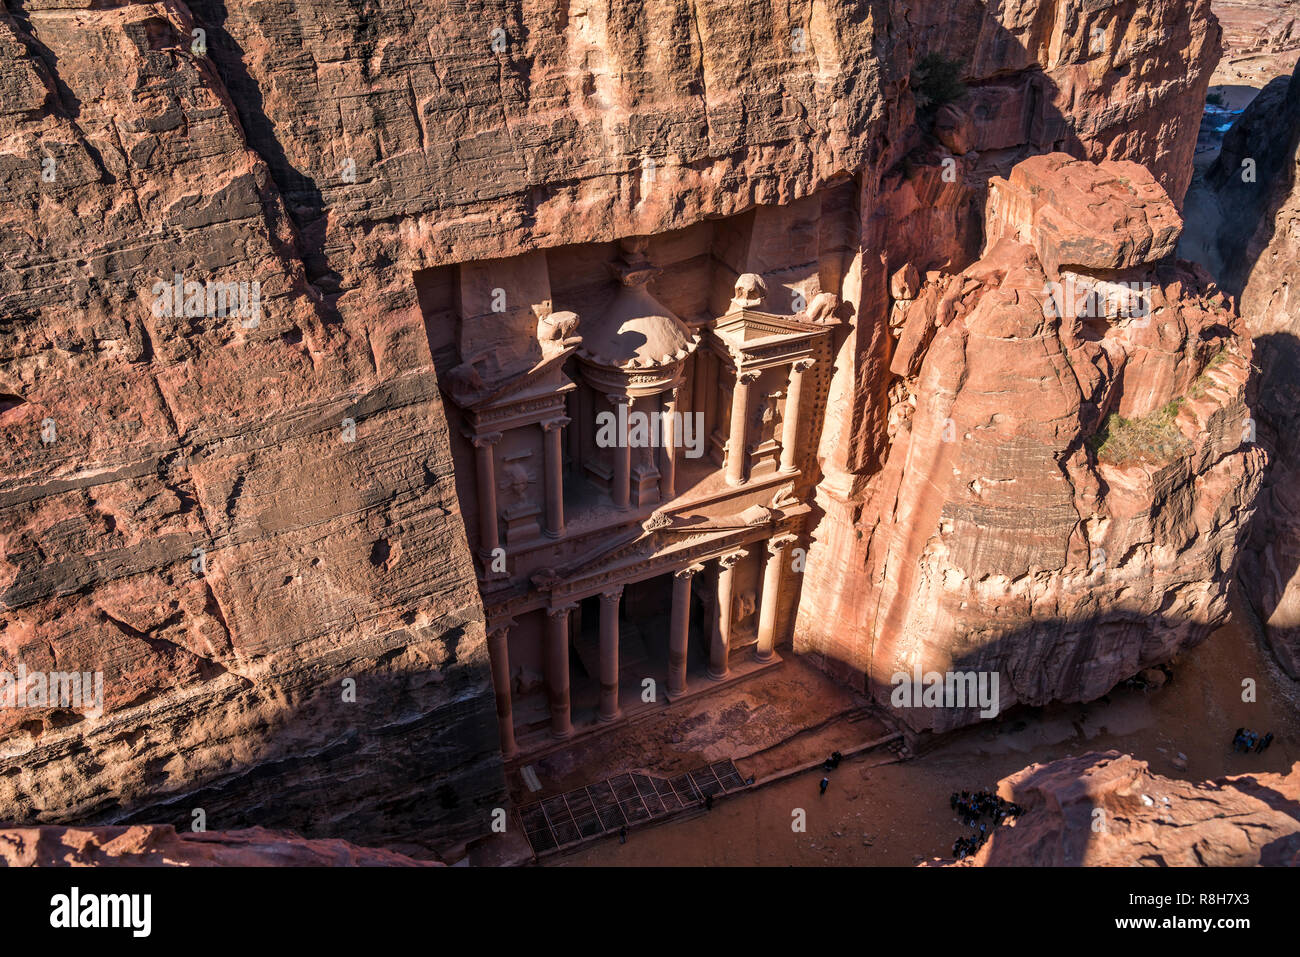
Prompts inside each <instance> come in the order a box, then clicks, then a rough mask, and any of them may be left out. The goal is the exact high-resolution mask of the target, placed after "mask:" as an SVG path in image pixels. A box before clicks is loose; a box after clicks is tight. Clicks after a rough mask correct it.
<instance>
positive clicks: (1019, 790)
mask: <svg viewBox="0 0 1300 957" xmlns="http://www.w3.org/2000/svg"><path fill="white" fill-rule="evenodd" d="M998 794H999V796H1001V797H1002V798H1003V799H1004V800H1008V801H1013V802H1014V803H1016V804H1019V805H1020V806H1021V807H1022V808H1024V810H1025V813H1023V814H1022V815H1020V817H1019V818H1018V819H1017V820H1016V822H1015V825H1014V826H1011V827H1008V826H1001V827H998V828H996V829H995V830H994V832H993V836H992V837H991V838H990V839H989V840H988V842H987V843H985V845H984V846H983V847H982V848H981V849H980V850H979V852H978V853H977V854H976V855H975V856H974V857H970V858H966V859H965V860H963V861H961V862H960V864H959V865H958V866H964V867H1251V866H1256V865H1263V866H1266V867H1267V866H1278V865H1286V866H1290V867H1296V866H1300V816H1297V808H1298V807H1300V805H1298V804H1297V801H1298V800H1300V765H1297V766H1296V767H1293V768H1292V769H1291V772H1290V773H1289V774H1286V775H1281V774H1241V775H1233V776H1232V777H1226V778H1219V779H1218V780H1215V781H1206V782H1204V783H1201V784H1192V783H1189V782H1187V781H1176V780H1172V779H1170V778H1164V777H1161V776H1159V775H1157V774H1152V773H1151V771H1150V770H1149V769H1148V767H1147V764H1146V762H1145V761H1138V760H1136V759H1135V758H1132V757H1130V756H1129V755H1126V754H1120V753H1119V752H1118V751H1106V752H1100V753H1099V752H1094V753H1092V754H1084V755H1080V756H1079V757H1076V758H1063V759H1061V760H1059V761H1053V762H1052V763H1050V764H1034V765H1030V766H1029V767H1027V768H1025V769H1024V770H1023V771H1018V772H1017V773H1015V774H1013V775H1011V776H1009V777H1006V778H1003V779H1002V781H1001V782H999V784H998ZM948 863H953V862H948Z"/></svg>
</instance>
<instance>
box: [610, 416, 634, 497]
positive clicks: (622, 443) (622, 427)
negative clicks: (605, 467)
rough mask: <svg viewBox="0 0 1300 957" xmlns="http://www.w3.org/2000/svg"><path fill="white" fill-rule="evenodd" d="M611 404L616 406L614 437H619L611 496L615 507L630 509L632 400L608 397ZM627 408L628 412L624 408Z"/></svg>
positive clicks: (615, 451) (615, 450)
mask: <svg viewBox="0 0 1300 957" xmlns="http://www.w3.org/2000/svg"><path fill="white" fill-rule="evenodd" d="M605 398H607V399H609V401H610V404H611V405H613V406H614V416H615V418H616V421H617V425H616V426H615V428H614V435H615V436H616V437H617V443H618V444H617V447H616V448H615V449H614V484H613V486H612V487H611V489H610V495H611V496H612V497H613V499H614V506H615V507H616V508H618V509H626V508H628V505H629V503H630V502H631V500H632V447H631V446H630V445H628V442H627V438H628V435H627V433H628V422H629V421H630V417H631V415H632V399H631V397H630V396H626V395H607V396H606V397H605ZM623 406H626V407H627V408H626V411H624V409H623V408H622V407H623Z"/></svg>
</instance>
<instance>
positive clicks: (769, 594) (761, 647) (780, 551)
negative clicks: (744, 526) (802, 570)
mask: <svg viewBox="0 0 1300 957" xmlns="http://www.w3.org/2000/svg"><path fill="white" fill-rule="evenodd" d="M796 541H798V539H796V538H795V537H794V536H793V535H781V536H778V537H777V538H774V539H772V540H771V541H769V542H768V543H767V564H766V565H765V566H764V568H763V596H762V598H761V599H759V601H760V604H759V606H758V645H757V646H756V647H755V649H754V657H755V658H756V659H758V660H759V661H771V660H772V646H773V644H774V640H773V639H774V638H775V636H776V612H777V607H776V599H777V592H778V591H779V590H780V587H781V572H782V571H783V570H784V567H785V555H786V549H787V548H788V547H789V546H791V545H793V544H794V543H795V542H796Z"/></svg>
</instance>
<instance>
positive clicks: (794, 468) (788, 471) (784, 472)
mask: <svg viewBox="0 0 1300 957" xmlns="http://www.w3.org/2000/svg"><path fill="white" fill-rule="evenodd" d="M777 471H778V472H780V473H781V474H782V475H793V474H794V473H795V472H798V471H799V466H797V465H791V466H790V467H789V468H786V467H785V466H784V465H782V466H781V467H780V468H778V469H777Z"/></svg>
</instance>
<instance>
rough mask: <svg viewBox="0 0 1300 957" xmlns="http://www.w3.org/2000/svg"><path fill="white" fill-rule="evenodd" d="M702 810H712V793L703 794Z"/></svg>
mask: <svg viewBox="0 0 1300 957" xmlns="http://www.w3.org/2000/svg"><path fill="white" fill-rule="evenodd" d="M704 810H706V811H712V810H713V795H712V794H706V795H705V796H704Z"/></svg>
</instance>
